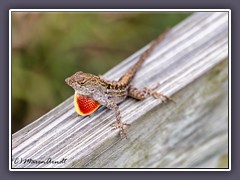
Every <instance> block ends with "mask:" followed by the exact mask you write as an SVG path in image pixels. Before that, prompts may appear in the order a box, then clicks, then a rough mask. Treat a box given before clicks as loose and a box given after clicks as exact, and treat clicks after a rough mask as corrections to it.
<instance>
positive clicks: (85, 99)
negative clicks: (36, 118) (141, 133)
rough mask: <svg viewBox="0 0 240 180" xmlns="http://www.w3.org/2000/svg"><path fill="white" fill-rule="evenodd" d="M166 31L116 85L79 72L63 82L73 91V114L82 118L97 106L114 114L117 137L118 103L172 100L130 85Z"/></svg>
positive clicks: (122, 128)
mask: <svg viewBox="0 0 240 180" xmlns="http://www.w3.org/2000/svg"><path fill="white" fill-rule="evenodd" d="M166 33H167V31H166V32H164V33H163V34H161V35H160V36H159V37H158V38H157V39H156V40H154V41H153V42H152V43H151V45H150V47H149V48H148V49H147V50H146V51H145V52H144V53H143V54H142V55H141V56H140V58H139V60H138V61H137V62H136V64H135V65H134V66H133V67H132V68H130V69H129V70H128V71H127V72H126V73H125V74H124V75H123V76H122V77H121V78H120V79H119V80H118V81H108V80H105V79H103V78H101V77H100V76H96V75H93V74H88V73H84V72H82V71H79V72H76V73H75V74H73V75H72V76H70V77H68V78H66V79H65V82H66V83H67V84H68V85H69V86H71V87H72V88H73V89H74V90H75V95H74V105H75V110H76V112H77V113H78V114H79V115H82V116H86V115H89V114H91V113H93V112H94V111H95V110H96V109H97V108H98V107H99V106H100V105H103V106H106V107H107V108H109V109H111V110H114V112H115V116H116V122H115V124H114V125H113V126H114V128H119V129H120V135H121V137H123V136H126V132H125V125H129V124H127V123H123V122H122V120H121V114H120V109H119V106H118V103H120V102H122V101H123V100H124V99H126V97H127V96H130V97H132V98H135V99H138V100H143V99H145V98H146V97H148V96H149V95H151V96H153V97H154V98H158V99H161V100H162V101H163V102H164V103H165V102H167V100H172V99H171V98H170V97H168V96H165V95H163V94H161V93H158V92H157V91H155V89H156V88H157V87H158V85H159V84H158V85H157V86H156V87H155V88H146V87H145V88H143V89H142V90H139V89H137V88H135V87H134V86H133V85H132V84H131V81H132V79H133V77H134V75H135V74H136V72H137V70H138V69H139V68H140V67H141V65H142V63H143V62H144V60H146V59H147V58H148V57H149V55H150V54H151V52H152V51H153V50H154V48H155V47H156V46H157V44H158V43H159V42H160V41H162V39H163V38H164V37H165V35H166Z"/></svg>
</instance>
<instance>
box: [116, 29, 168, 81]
mask: <svg viewBox="0 0 240 180" xmlns="http://www.w3.org/2000/svg"><path fill="white" fill-rule="evenodd" d="M168 31H169V29H167V30H165V32H163V33H162V34H161V35H159V36H158V38H157V39H156V40H154V41H153V42H152V44H151V46H150V47H149V48H148V49H147V50H146V51H145V52H144V53H143V54H142V55H141V56H140V57H139V60H138V61H137V62H136V64H135V65H133V67H132V68H131V69H129V70H128V72H127V73H125V74H124V75H123V76H122V77H121V78H120V79H119V82H120V83H121V84H129V83H130V82H131V81H132V79H133V77H134V75H135V74H136V72H137V70H138V69H139V68H140V67H141V65H142V63H143V62H144V60H146V59H147V58H148V57H149V55H150V54H151V53H152V51H153V50H154V48H155V47H156V46H157V45H158V43H159V42H161V41H162V40H163V39H164V37H165V36H166V34H167V33H168Z"/></svg>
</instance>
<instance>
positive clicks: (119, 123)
mask: <svg viewBox="0 0 240 180" xmlns="http://www.w3.org/2000/svg"><path fill="white" fill-rule="evenodd" d="M106 107H107V108H109V109H111V110H114V112H115V117H116V122H115V123H114V124H113V127H114V129H116V128H118V129H119V130H120V136H121V137H124V136H125V137H127V136H126V131H125V127H124V126H126V125H129V124H127V123H123V122H122V120H121V113H120V108H119V106H118V105H117V104H116V103H114V102H112V101H109V102H108V103H107V104H106Z"/></svg>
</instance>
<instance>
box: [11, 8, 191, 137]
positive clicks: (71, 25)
mask: <svg viewBox="0 0 240 180" xmlns="http://www.w3.org/2000/svg"><path fill="white" fill-rule="evenodd" d="M189 15H190V13H182V12H170V13H159V12H155V13H154V12H152V13H140V12H135V13H131V12H121V13H116V12H109V13H106V12H105V13H100V12H98V13H80V12H64V13H62V12H39V13H38V12H28V13H25V12H13V13H12V133H14V132H16V131H18V130H19V129H21V128H22V127H24V126H26V125H27V124H29V123H30V122H32V121H34V120H36V119H37V118H39V117H41V116H42V115H44V114H45V113H47V112H48V111H49V110H51V109H52V108H54V107H55V106H57V105H58V104H59V103H61V102H63V101H64V100H65V99H67V98H68V97H70V96H71V95H73V93H74V91H73V89H71V88H70V87H69V86H68V85H66V84H65V81H64V79H65V78H66V77H68V76H70V75H72V74H73V73H75V72H76V71H79V70H81V71H84V72H88V73H93V74H96V75H99V74H104V73H105V72H106V71H108V70H109V69H111V68H112V67H114V66H115V65H117V64H118V63H119V62H121V61H122V60H124V59H125V58H127V57H128V56H130V55H131V54H133V53H134V52H135V51H137V50H139V49H140V48H142V47H143V46H144V45H146V44H147V43H149V42H150V41H151V40H153V39H154V38H156V37H157V36H158V35H159V34H160V33H162V32H163V31H164V30H165V29H166V28H167V27H173V26H174V25H175V24H177V23H179V22H180V21H182V20H183V19H185V18H186V17H187V16H189Z"/></svg>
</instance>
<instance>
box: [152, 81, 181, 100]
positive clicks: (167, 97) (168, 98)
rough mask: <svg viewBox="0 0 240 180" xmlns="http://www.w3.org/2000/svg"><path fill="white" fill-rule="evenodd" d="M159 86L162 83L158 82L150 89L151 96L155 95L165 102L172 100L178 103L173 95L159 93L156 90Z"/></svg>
mask: <svg viewBox="0 0 240 180" xmlns="http://www.w3.org/2000/svg"><path fill="white" fill-rule="evenodd" d="M159 86H160V84H159V83H157V84H156V86H155V87H153V88H151V89H148V93H149V94H150V95H151V96H153V97H154V98H156V99H161V101H162V102H163V103H167V101H172V102H173V103H176V102H175V101H174V100H173V99H172V98H171V97H169V96H165V95H163V94H161V93H158V92H157V91H156V89H157V88H158V87H159Z"/></svg>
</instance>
